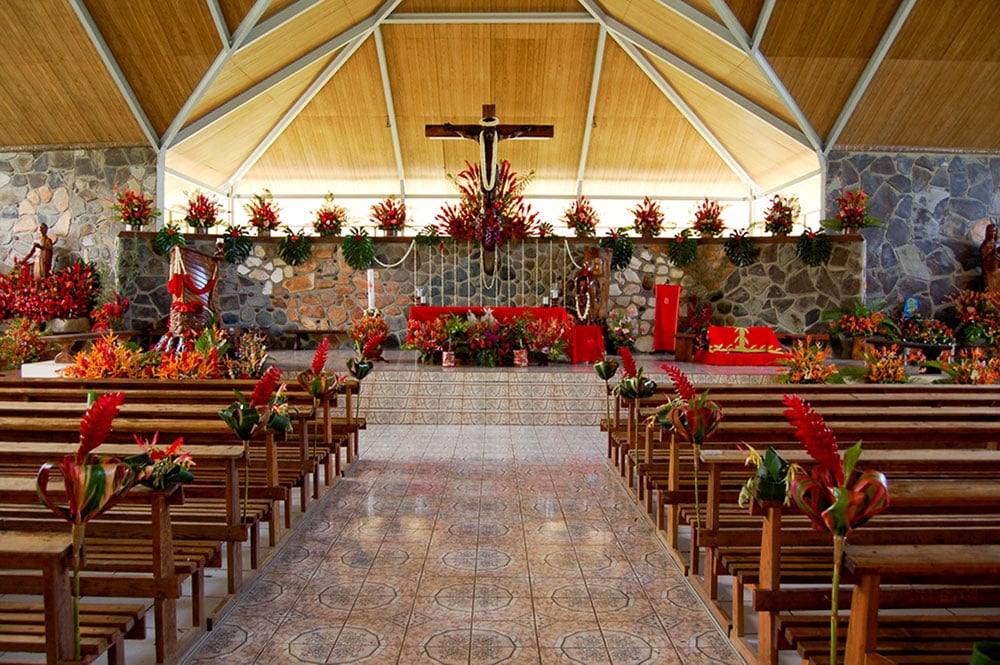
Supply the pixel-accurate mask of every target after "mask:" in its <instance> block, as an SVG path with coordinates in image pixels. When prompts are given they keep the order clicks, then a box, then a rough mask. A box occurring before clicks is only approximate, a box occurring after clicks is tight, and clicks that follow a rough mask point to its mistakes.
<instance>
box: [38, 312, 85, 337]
mask: <svg viewBox="0 0 1000 665" xmlns="http://www.w3.org/2000/svg"><path fill="white" fill-rule="evenodd" d="M45 329H46V330H48V331H49V332H50V333H52V334H53V335H55V334H60V333H84V332H90V319H88V318H87V317H85V316H80V317H77V318H75V319H49V320H48V321H46V323H45Z"/></svg>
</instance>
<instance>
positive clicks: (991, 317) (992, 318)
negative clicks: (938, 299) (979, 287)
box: [945, 289, 1000, 347]
mask: <svg viewBox="0 0 1000 665" xmlns="http://www.w3.org/2000/svg"><path fill="white" fill-rule="evenodd" d="M945 302H947V303H948V304H950V305H952V306H953V307H954V308H955V315H956V316H957V317H958V326H957V327H956V329H955V333H956V335H957V336H958V337H959V339H961V340H962V341H963V342H964V343H966V344H979V343H985V344H987V345H989V346H992V347H998V346H1000V293H992V292H988V291H973V290H971V289H963V290H961V291H958V292H956V293H953V294H952V295H951V296H950V297H949V298H947V299H946V301H945Z"/></svg>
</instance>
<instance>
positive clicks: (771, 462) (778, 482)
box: [736, 445, 797, 508]
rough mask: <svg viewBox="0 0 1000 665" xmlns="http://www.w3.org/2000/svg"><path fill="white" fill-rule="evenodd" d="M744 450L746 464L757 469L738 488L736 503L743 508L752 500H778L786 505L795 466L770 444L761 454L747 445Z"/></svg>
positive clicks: (795, 469) (795, 470)
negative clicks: (738, 493)
mask: <svg viewBox="0 0 1000 665" xmlns="http://www.w3.org/2000/svg"><path fill="white" fill-rule="evenodd" d="M746 452H747V459H746V464H747V465H750V464H753V465H754V467H756V469H757V471H756V473H754V475H753V476H751V477H750V478H748V479H747V482H746V483H745V484H744V485H743V487H742V488H740V495H739V498H738V499H737V500H736V503H737V505H739V507H740V508H745V507H746V506H748V505H749V504H750V503H752V502H754V501H756V502H758V503H760V502H761V501H780V502H782V503H784V504H785V505H788V503H789V499H790V498H791V497H790V495H789V492H788V489H789V487H790V485H791V482H792V478H793V477H794V476H795V473H796V472H797V468H796V466H795V465H794V464H789V463H788V460H786V459H785V458H784V457H782V456H781V454H780V453H779V452H778V451H777V450H775V449H774V448H773V447H772V446H768V448H767V450H766V451H765V452H764V454H763V455H761V454H760V453H758V452H757V451H756V450H754V448H753V446H749V445H748V446H747V447H746Z"/></svg>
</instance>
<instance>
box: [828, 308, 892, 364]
mask: <svg viewBox="0 0 1000 665" xmlns="http://www.w3.org/2000/svg"><path fill="white" fill-rule="evenodd" d="M883 307H885V301H884V300H879V301H876V302H874V303H872V304H871V305H866V304H865V303H864V301H863V300H861V298H855V299H854V302H853V303H852V304H851V305H850V306H848V307H842V308H840V309H838V310H834V311H832V312H824V313H823V318H825V319H831V321H832V322H831V323H830V334H831V335H839V336H840V337H841V338H843V339H847V340H850V341H849V342H848V343H846V344H845V350H847V351H848V352H849V357H850V358H852V359H854V360H861V359H862V358H863V355H864V344H865V339H866V338H867V337H871V336H872V335H878V334H881V333H885V332H889V331H893V330H894V329H895V326H894V324H893V323H892V321H891V320H890V319H889V318H888V317H887V316H886V315H885V314H883V313H882V312H880V311H878V310H880V309H882V308H883Z"/></svg>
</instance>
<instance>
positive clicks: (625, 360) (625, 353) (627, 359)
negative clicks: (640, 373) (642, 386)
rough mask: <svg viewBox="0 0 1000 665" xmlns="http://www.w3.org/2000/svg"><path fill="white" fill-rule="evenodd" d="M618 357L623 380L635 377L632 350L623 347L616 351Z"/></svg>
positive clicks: (635, 371)
mask: <svg viewBox="0 0 1000 665" xmlns="http://www.w3.org/2000/svg"><path fill="white" fill-rule="evenodd" d="M618 355H620V356H621V357H622V374H624V375H625V378H629V377H632V376H635V375H636V373H637V370H636V367H635V358H634V357H632V349H630V348H628V347H627V346H623V347H621V348H620V349H618Z"/></svg>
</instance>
